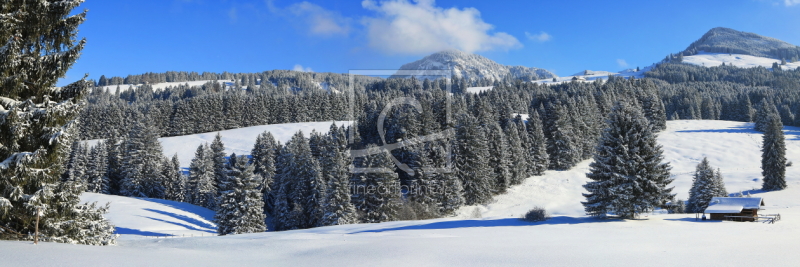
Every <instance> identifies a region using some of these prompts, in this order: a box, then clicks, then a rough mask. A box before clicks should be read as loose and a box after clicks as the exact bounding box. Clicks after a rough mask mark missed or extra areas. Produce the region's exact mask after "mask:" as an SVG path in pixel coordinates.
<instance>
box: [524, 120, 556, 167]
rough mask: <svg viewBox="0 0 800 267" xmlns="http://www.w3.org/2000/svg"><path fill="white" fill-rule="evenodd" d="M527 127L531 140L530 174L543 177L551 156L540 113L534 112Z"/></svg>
mask: <svg viewBox="0 0 800 267" xmlns="http://www.w3.org/2000/svg"><path fill="white" fill-rule="evenodd" d="M525 126H526V129H527V130H528V140H530V144H529V145H528V147H529V149H530V151H528V153H529V155H530V156H529V158H530V159H531V162H530V163H529V165H528V169H529V170H528V172H529V173H531V174H532V175H542V174H544V172H545V171H546V170H547V167H548V166H549V165H550V156H549V155H548V154H547V143H548V141H547V138H546V137H545V135H544V128H543V126H542V120H541V118H540V117H539V112H538V111H533V114H532V115H531V116H530V117H529V118H528V121H527V122H526V125H525Z"/></svg>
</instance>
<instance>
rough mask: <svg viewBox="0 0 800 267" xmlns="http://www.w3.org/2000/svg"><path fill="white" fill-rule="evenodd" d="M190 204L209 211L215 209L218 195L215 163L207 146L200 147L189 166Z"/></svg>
mask: <svg viewBox="0 0 800 267" xmlns="http://www.w3.org/2000/svg"><path fill="white" fill-rule="evenodd" d="M188 183H189V189H188V190H189V194H188V195H189V196H190V199H189V202H190V203H192V204H195V205H198V206H201V207H206V208H209V209H213V208H214V203H215V198H216V195H217V190H216V184H215V182H214V161H213V159H212V155H211V149H209V148H208V146H207V145H200V146H198V147H197V150H196V151H195V153H194V159H192V163H191V164H190V165H189V181H188Z"/></svg>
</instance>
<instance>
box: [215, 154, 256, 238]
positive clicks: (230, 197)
mask: <svg viewBox="0 0 800 267" xmlns="http://www.w3.org/2000/svg"><path fill="white" fill-rule="evenodd" d="M230 159H231V160H230V165H231V167H230V171H229V172H228V174H229V176H228V177H227V178H226V179H224V180H222V181H221V183H220V187H219V190H220V191H219V196H218V198H217V201H216V202H217V207H216V214H215V215H214V219H215V221H216V223H217V233H218V234H219V235H230V234H245V233H257V232H264V231H266V230H267V228H266V225H265V224H264V219H265V215H264V211H263V204H262V201H263V196H261V190H260V189H259V185H260V184H261V181H260V179H259V178H258V177H257V176H256V175H255V174H254V173H253V171H254V167H253V165H252V164H250V163H249V162H248V159H247V157H244V156H242V157H236V155H235V154H233V155H231V157H230Z"/></svg>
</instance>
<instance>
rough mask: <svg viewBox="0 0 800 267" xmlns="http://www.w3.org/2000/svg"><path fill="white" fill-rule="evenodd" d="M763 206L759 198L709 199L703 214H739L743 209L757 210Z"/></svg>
mask: <svg viewBox="0 0 800 267" xmlns="http://www.w3.org/2000/svg"><path fill="white" fill-rule="evenodd" d="M763 205H764V203H763V200H762V199H761V198H760V197H715V198H711V202H709V204H708V208H706V211H705V213H740V212H742V210H743V209H759V207H761V206H763Z"/></svg>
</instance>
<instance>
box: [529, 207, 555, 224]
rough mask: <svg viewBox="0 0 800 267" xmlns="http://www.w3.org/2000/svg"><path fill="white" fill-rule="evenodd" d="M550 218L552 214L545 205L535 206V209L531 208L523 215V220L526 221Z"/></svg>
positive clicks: (539, 220)
mask: <svg viewBox="0 0 800 267" xmlns="http://www.w3.org/2000/svg"><path fill="white" fill-rule="evenodd" d="M547 219H550V215H549V214H547V210H545V209H544V208H543V207H539V206H536V207H533V209H531V210H529V211H528V212H526V213H525V215H523V216H522V220H523V221H526V222H541V221H546V220H547Z"/></svg>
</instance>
